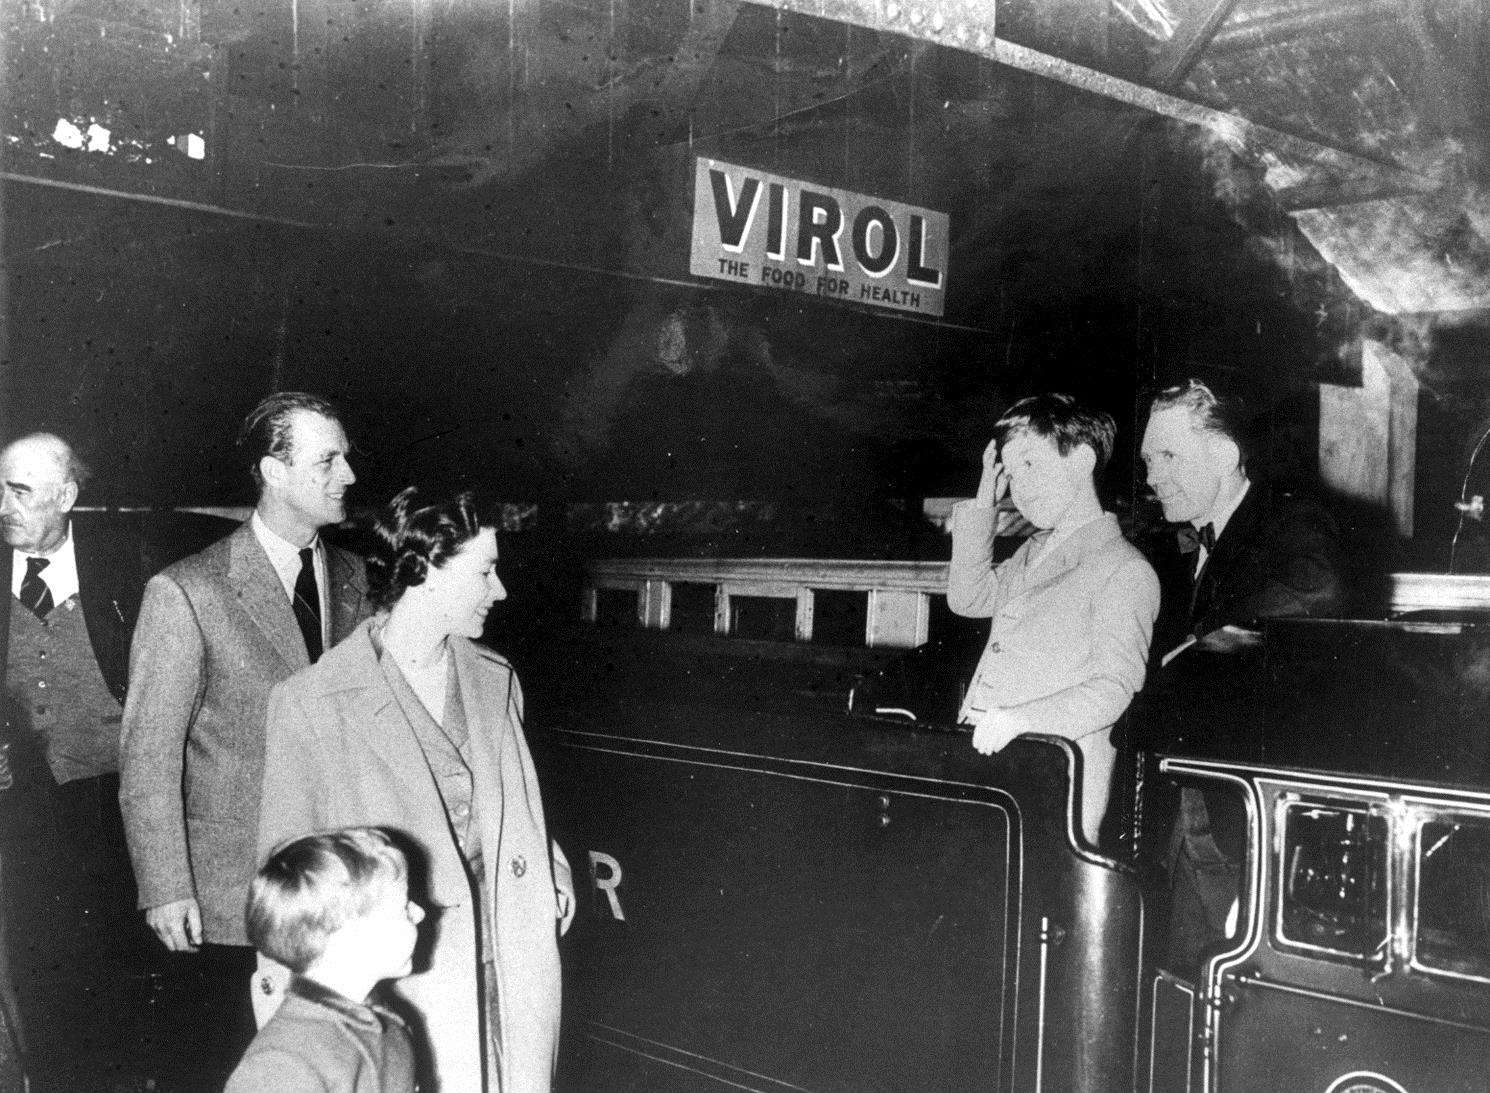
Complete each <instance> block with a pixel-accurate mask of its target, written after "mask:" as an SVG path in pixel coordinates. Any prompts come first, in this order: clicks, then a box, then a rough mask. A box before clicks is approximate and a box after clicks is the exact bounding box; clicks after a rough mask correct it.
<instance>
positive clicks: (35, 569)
mask: <svg viewBox="0 0 1490 1093" xmlns="http://www.w3.org/2000/svg"><path fill="white" fill-rule="evenodd" d="M51 564H52V562H51V559H49V558H27V559H26V576H25V577H24V578H23V579H22V580H21V594H20V601H21V602H22V603H23V604H25V605H26V608H27V610H29V611H30V612H31V613H32V614H34V615H35V616H36V617H37V618H39V619H45V618H46V617H47V615H48V614H50V613H51V610H52V607H53V606H54V605H53V603H52V590H51V588H49V587H48V586H47V582H46V581H44V580H42V579H41V571H42V570H43V569H45V568H46V567H47V566H49V565H51Z"/></svg>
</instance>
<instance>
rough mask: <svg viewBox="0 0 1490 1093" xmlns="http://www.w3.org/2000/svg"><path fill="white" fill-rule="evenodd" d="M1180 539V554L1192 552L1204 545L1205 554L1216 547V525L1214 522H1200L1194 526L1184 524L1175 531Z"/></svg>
mask: <svg viewBox="0 0 1490 1093" xmlns="http://www.w3.org/2000/svg"><path fill="white" fill-rule="evenodd" d="M1175 535H1176V537H1177V538H1178V539H1179V541H1180V553H1181V554H1194V553H1195V552H1196V551H1197V550H1199V549H1200V548H1201V547H1205V551H1206V553H1207V554H1209V553H1211V551H1213V550H1215V549H1216V526H1215V525H1214V524H1202V525H1201V526H1200V527H1195V526H1194V525H1193V524H1186V525H1185V526H1184V527H1182V528H1180V529H1179V530H1178V531H1177V532H1175Z"/></svg>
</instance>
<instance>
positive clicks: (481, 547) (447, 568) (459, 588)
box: [410, 528, 507, 638]
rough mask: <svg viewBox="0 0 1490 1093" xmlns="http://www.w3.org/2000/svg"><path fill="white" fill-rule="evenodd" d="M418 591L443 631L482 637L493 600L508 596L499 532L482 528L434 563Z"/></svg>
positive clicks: (414, 589)
mask: <svg viewBox="0 0 1490 1093" xmlns="http://www.w3.org/2000/svg"><path fill="white" fill-rule="evenodd" d="M410 591H413V592H417V593H418V594H419V597H420V600H421V602H422V605H423V606H424V608H425V609H426V610H427V611H428V612H430V615H431V621H433V622H434V623H435V624H436V625H437V626H438V627H439V628H440V629H441V630H443V631H444V633H446V634H447V635H448V634H459V635H461V636H462V637H467V638H479V637H480V636H481V631H482V629H484V628H485V626H486V615H487V612H488V611H490V610H491V606H492V604H494V603H496V602H497V601H498V600H505V599H506V598H507V589H505V588H503V587H502V581H501V578H499V577H498V576H497V532H496V529H495V528H482V529H481V530H480V531H479V532H477V533H476V535H475V536H474V537H472V538H470V539H467V540H466V541H465V543H464V544H462V546H461V548H460V549H459V550H457V551H456V552H455V554H454V555H453V556H451V557H449V558H447V559H446V560H445V564H444V565H442V566H431V567H430V569H429V572H428V573H427V574H426V575H425V578H424V583H423V584H421V585H416V586H415V587H414V588H413V589H410Z"/></svg>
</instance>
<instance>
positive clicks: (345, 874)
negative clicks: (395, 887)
mask: <svg viewBox="0 0 1490 1093" xmlns="http://www.w3.org/2000/svg"><path fill="white" fill-rule="evenodd" d="M408 875H409V863H408V861H407V860H406V859H405V858H404V854H403V851H402V850H400V849H399V848H398V847H397V846H395V845H394V843H393V841H392V840H391V839H390V838H389V837H388V836H387V835H386V834H385V833H384V832H382V831H380V830H379V829H378V828H375V827H348V828H344V829H343V830H341V831H330V832H324V833H321V834H316V835H303V836H301V837H299V838H297V839H291V840H290V841H288V842H284V843H281V844H280V845H279V846H277V847H276V848H275V850H274V853H272V854H271V855H269V860H268V861H267V862H265V863H264V866H263V868H262V869H260V870H259V872H258V874H257V875H256V876H255V877H254V879H253V883H252V884H250V885H249V889H248V908H247V912H246V914H245V916H244V920H245V922H246V924H247V926H248V940H249V941H250V942H252V944H253V946H254V948H256V949H258V950H259V952H261V953H263V954H264V955H265V956H267V957H271V958H272V959H274V960H277V961H279V962H280V963H281V964H283V965H285V967H287V968H289V969H290V970H291V971H293V972H303V971H305V969H307V968H309V967H310V966H311V965H312V964H314V963H315V962H316V961H317V960H319V959H320V957H321V954H322V953H324V952H325V951H326V941H327V939H328V938H330V936H331V935H332V934H334V933H335V932H336V931H337V930H340V929H341V928H342V927H343V926H345V925H346V924H347V923H348V922H350V921H352V920H353V919H357V918H361V917H362V916H364V915H366V914H368V913H369V912H370V911H371V910H372V908H373V905H374V904H375V903H376V902H377V900H378V898H379V897H380V896H381V895H382V894H383V893H384V892H385V891H386V890H387V888H388V886H389V885H392V884H398V883H401V882H406V881H407V879H408Z"/></svg>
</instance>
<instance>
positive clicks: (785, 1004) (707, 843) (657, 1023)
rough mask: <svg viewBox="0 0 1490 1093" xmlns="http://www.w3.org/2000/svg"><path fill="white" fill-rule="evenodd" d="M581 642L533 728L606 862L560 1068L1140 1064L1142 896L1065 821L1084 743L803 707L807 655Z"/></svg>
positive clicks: (584, 900) (598, 1078) (908, 1083)
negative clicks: (767, 691) (689, 664)
mask: <svg viewBox="0 0 1490 1093" xmlns="http://www.w3.org/2000/svg"><path fill="white" fill-rule="evenodd" d="M564 663H567V664H569V665H570V666H571V668H572V669H573V670H574V671H573V673H572V674H573V675H577V676H578V677H579V678H583V679H586V680H589V681H590V684H589V685H588V686H587V687H586V688H585V689H586V690H587V691H588V693H587V694H585V695H583V696H576V695H573V694H571V695H570V696H568V697H567V698H565V697H563V696H562V695H561V694H560V691H559V690H557V689H555V687H554V686H553V682H554V681H551V680H550V681H544V680H537V681H536V682H535V686H533V687H531V688H530V694H532V695H534V696H535V697H534V699H533V701H532V703H531V707H530V708H532V709H534V710H536V711H540V714H539V715H537V723H536V724H534V725H530V727H529V738H530V741H531V742H532V744H533V747H534V752H535V757H536V758H537V760H538V763H539V768H540V773H541V775H542V777H543V780H544V786H545V804H546V811H547V814H548V817H549V822H550V825H551V827H552V828H553V830H554V832H555V834H556V837H557V838H558V839H559V840H560V842H561V843H562V844H563V845H565V847H566V850H567V851H568V854H569V857H570V859H571V861H572V862H574V864H575V868H576V873H577V875H578V876H579V877H580V878H581V880H582V882H584V881H585V880H587V879H588V883H582V885H581V887H582V892H581V909H580V917H579V919H578V920H577V923H576V926H575V928H574V930H573V931H572V932H571V935H570V937H569V939H568V940H567V941H566V942H565V953H564V959H565V969H566V984H567V987H566V989H567V991H568V993H567V995H566V998H567V1002H566V1021H567V1022H568V1025H567V1027H568V1030H569V1031H568V1039H567V1041H566V1049H565V1057H564V1063H563V1067H562V1072H563V1083H562V1084H563V1085H564V1087H565V1088H570V1089H607V1090H609V1089H623V1090H624V1089H637V1090H641V1089H669V1088H675V1087H676V1088H709V1087H711V1083H727V1084H736V1085H739V1086H741V1087H743V1088H749V1089H762V1090H770V1089H778V1088H785V1087H791V1088H798V1089H822V1090H844V1091H848V1090H854V1091H859V1090H907V1091H909V1090H919V1089H924V1088H931V1087H935V1088H937V1089H947V1090H959V1089H966V1090H973V1089H978V1090H987V1089H1035V1088H1044V1089H1061V1090H1093V1091H1095V1090H1108V1089H1112V1088H1119V1087H1123V1086H1125V1085H1126V1084H1127V1083H1128V1082H1129V1080H1130V1079H1129V1075H1130V1073H1131V1069H1132V1064H1133V1057H1134V1052H1135V1040H1134V1031H1133V1015H1134V1014H1135V1012H1136V1006H1137V1002H1138V976H1137V962H1138V960H1139V959H1140V941H1139V937H1140V933H1141V905H1140V898H1139V894H1138V890H1137V885H1136V882H1135V881H1134V879H1133V878H1132V877H1131V876H1129V875H1127V874H1125V873H1123V872H1121V871H1120V870H1118V869H1117V868H1116V866H1115V865H1114V863H1112V862H1110V861H1107V860H1105V859H1102V858H1099V857H1096V856H1094V855H1092V854H1090V853H1089V852H1086V851H1082V850H1079V849H1078V848H1076V847H1075V846H1074V845H1073V844H1072V842H1071V828H1072V820H1071V816H1072V813H1071V807H1072V802H1071V799H1070V777H1071V770H1072V764H1073V762H1074V758H1073V757H1074V753H1073V752H1072V751H1071V750H1070V748H1069V745H1066V744H1065V743H1064V742H1055V741H1041V740H1034V741H1021V742H1019V743H1017V744H1015V745H1014V746H1012V747H1011V748H1009V749H1008V750H1007V751H1006V752H1005V753H1003V754H1001V755H1000V756H999V757H996V758H995V759H993V760H987V759H983V758H981V757H978V756H976V755H975V754H974V753H973V752H972V751H971V749H970V748H968V747H967V744H966V740H965V738H964V735H963V734H962V733H953V732H946V731H927V729H926V728H924V727H920V728H917V727H904V728H902V727H900V726H898V725H894V724H889V723H886V722H881V721H875V720H871V719H862V718H850V717H848V716H847V715H827V714H824V713H823V712H821V708H820V707H818V706H817V705H816V704H814V703H804V702H798V703H796V704H795V705H796V708H797V712H796V713H795V715H793V714H792V713H791V712H790V710H791V708H792V706H793V703H792V702H791V701H790V697H791V694H795V693H800V692H799V691H798V690H797V688H799V687H801V686H802V685H803V683H804V682H805V680H802V679H799V678H798V674H799V669H800V667H801V666H798V670H793V669H791V668H790V666H788V665H775V666H774V668H773V666H768V665H762V666H760V669H761V670H760V671H758V672H757V671H747V672H745V673H744V675H743V677H742V678H739V679H736V678H732V675H731V674H730V673H725V674H723V675H716V674H714V673H713V671H712V670H711V668H710V666H709V665H708V663H707V661H706V660H705V659H704V658H699V659H698V660H696V661H695V662H694V668H696V669H698V671H692V672H690V671H689V670H687V669H686V668H685V667H684V665H682V664H681V663H679V664H678V669H679V670H678V672H677V673H676V674H675V676H673V677H672V678H673V679H674V682H675V684H676V686H675V687H672V688H669V687H668V685H667V682H666V681H667V679H668V674H667V673H666V672H665V671H662V668H663V666H664V662H663V661H662V660H659V659H657V658H653V663H651V665H650V670H649V669H648V666H647V664H646V662H645V658H644V659H643V661H642V662H640V663H639V664H638V665H636V666H635V667H632V666H631V665H630V662H629V660H628V659H627V657H626V656H625V655H624V654H623V655H622V656H620V657H619V658H613V659H612V661H611V668H612V671H610V672H592V671H591V669H592V668H598V667H599V666H598V665H596V664H593V663H591V662H590V661H589V660H588V659H581V660H575V659H574V658H573V657H571V658H570V659H569V660H567V661H564ZM622 665H626V666H627V667H626V670H624V671H620V672H616V671H614V669H615V668H617V667H620V666H622ZM746 667H747V668H748V666H746ZM654 673H656V674H654ZM773 673H774V676H775V677H776V684H775V692H776V693H774V694H773V695H770V696H766V695H761V694H759V693H758V692H757V691H756V690H755V688H756V687H757V686H759V685H763V684H764V683H765V681H766V677H768V676H771V675H773ZM690 675H693V676H699V675H701V678H695V679H690V678H689V676H690ZM608 681H609V682H608ZM670 692H671V693H670ZM732 700H738V704H735V703H734V702H733V701H732ZM546 726H554V728H547V727H546ZM558 726H563V728H562V729H560V728H558ZM587 870H590V871H591V872H590V876H589V877H588V878H586V873H587ZM618 870H619V873H620V883H619V884H614V883H613V882H614V880H615V878H616V874H617V871H618ZM607 885H610V886H611V893H612V894H613V895H614V897H615V902H614V903H613V902H612V899H611V895H608V894H607V891H606V888H607ZM618 909H619V912H620V914H621V915H623V916H624V917H618V913H617V912H618ZM680 1074H687V1075H690V1076H691V1077H692V1079H693V1080H694V1081H695V1083H696V1084H694V1085H692V1086H690V1085H689V1083H688V1080H687V1079H685V1078H681V1077H679V1075H680ZM1114 1082H1116V1083H1117V1084H1116V1085H1114Z"/></svg>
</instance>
